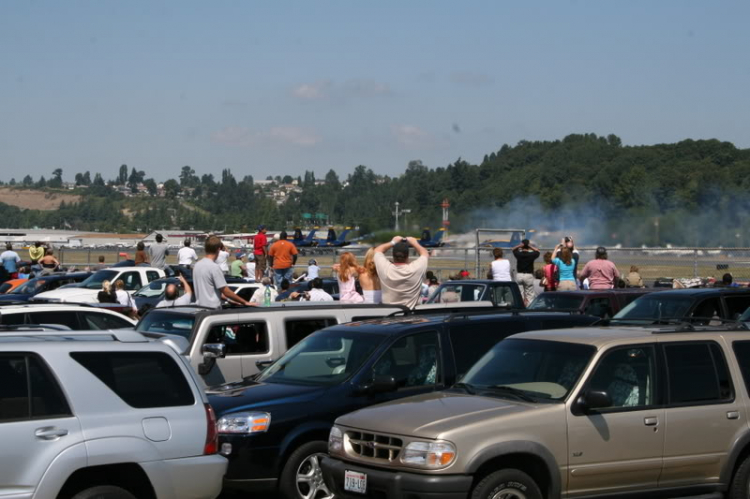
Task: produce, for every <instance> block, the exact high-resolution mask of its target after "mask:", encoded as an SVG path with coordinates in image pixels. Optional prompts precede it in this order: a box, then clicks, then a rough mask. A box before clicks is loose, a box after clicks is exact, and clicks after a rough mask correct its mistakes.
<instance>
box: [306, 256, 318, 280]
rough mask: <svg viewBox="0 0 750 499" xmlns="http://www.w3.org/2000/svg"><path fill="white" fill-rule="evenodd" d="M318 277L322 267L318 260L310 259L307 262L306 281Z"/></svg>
mask: <svg viewBox="0 0 750 499" xmlns="http://www.w3.org/2000/svg"><path fill="white" fill-rule="evenodd" d="M316 277H320V267H318V262H317V261H316V260H310V262H308V264H307V275H306V276H305V280H306V281H312V280H313V279H315V278H316Z"/></svg>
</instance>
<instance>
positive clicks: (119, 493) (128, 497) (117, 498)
mask: <svg viewBox="0 0 750 499" xmlns="http://www.w3.org/2000/svg"><path fill="white" fill-rule="evenodd" d="M73 499H137V498H136V497H135V496H134V495H133V494H131V493H130V492H128V491H127V490H125V489H121V488H120V487H112V486H110V485H103V486H100V487H91V488H90V489H86V490H82V491H81V492H79V493H77V494H76V495H74V496H73Z"/></svg>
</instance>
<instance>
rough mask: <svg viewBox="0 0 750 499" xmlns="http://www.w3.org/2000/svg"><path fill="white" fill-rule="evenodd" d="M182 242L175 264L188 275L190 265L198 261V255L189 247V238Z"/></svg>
mask: <svg viewBox="0 0 750 499" xmlns="http://www.w3.org/2000/svg"><path fill="white" fill-rule="evenodd" d="M183 244H184V246H183V247H182V248H180V251H178V252H177V265H179V266H180V269H181V270H182V271H183V272H184V273H185V274H187V275H188V276H190V275H192V274H191V266H192V265H193V264H194V263H195V262H197V261H198V255H197V254H196V253H195V250H194V249H193V248H191V247H190V244H191V243H190V239H185V242H184V243H183Z"/></svg>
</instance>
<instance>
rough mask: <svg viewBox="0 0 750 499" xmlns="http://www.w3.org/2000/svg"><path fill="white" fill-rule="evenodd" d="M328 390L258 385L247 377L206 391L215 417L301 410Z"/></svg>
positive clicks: (268, 384)
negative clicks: (286, 407) (292, 408)
mask: <svg viewBox="0 0 750 499" xmlns="http://www.w3.org/2000/svg"><path fill="white" fill-rule="evenodd" d="M328 388H329V387H327V386H307V385H290V384H283V383H257V382H255V381H252V380H251V379H250V378H245V379H244V380H242V381H238V382H236V383H226V384H223V385H217V386H212V387H210V388H208V389H207V390H206V395H208V401H209V403H210V404H211V407H213V408H214V411H216V415H217V416H218V417H221V416H222V415H223V414H227V413H230V412H238V411H264V410H268V409H269V408H270V407H278V406H280V405H290V404H293V405H295V406H299V407H300V411H301V410H302V407H304V405H303V404H309V403H311V402H313V401H314V400H316V399H318V398H319V397H321V396H322V395H323V394H324V393H325V392H326V391H327V390H328Z"/></svg>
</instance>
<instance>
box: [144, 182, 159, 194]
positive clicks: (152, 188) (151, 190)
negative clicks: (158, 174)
mask: <svg viewBox="0 0 750 499" xmlns="http://www.w3.org/2000/svg"><path fill="white" fill-rule="evenodd" d="M143 185H145V186H146V189H148V194H149V196H156V194H157V193H158V188H157V186H156V181H155V180H154V179H152V178H147V179H146V180H145V181H144V182H143Z"/></svg>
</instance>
